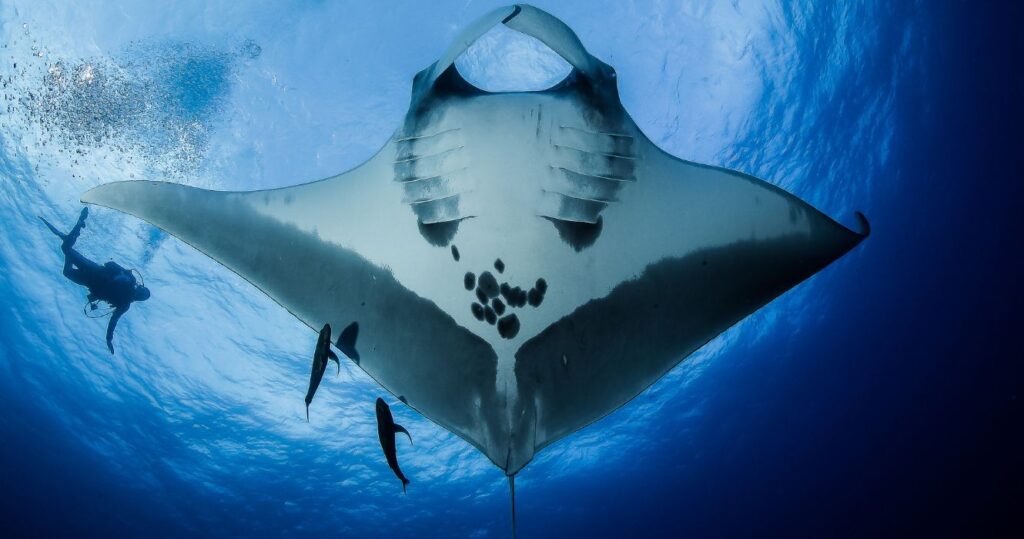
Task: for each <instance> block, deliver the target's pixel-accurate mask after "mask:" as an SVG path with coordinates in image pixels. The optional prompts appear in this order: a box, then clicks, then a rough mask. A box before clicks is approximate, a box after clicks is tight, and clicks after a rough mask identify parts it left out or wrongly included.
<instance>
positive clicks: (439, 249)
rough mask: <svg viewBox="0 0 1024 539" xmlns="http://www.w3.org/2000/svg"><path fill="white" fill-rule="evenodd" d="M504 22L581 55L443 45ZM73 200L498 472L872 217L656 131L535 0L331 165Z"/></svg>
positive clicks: (819, 259) (431, 71) (855, 239)
mask: <svg viewBox="0 0 1024 539" xmlns="http://www.w3.org/2000/svg"><path fill="white" fill-rule="evenodd" d="M497 24H504V25H505V26H507V27H509V28H511V29H514V30H517V31H519V32H522V33H524V34H527V35H530V36H533V37H535V38H537V39H539V40H540V41H542V42H543V43H544V44H546V45H547V46H548V47H550V48H551V49H552V50H554V51H555V52H557V53H558V54H560V55H561V56H562V57H564V58H565V60H567V61H568V62H569V64H571V65H572V67H573V69H572V71H571V73H570V74H569V76H568V77H567V78H566V79H565V80H563V81H562V82H561V83H559V84H558V85H556V86H554V87H552V88H550V89H548V90H545V91H540V92H519V93H488V92H485V91H483V90H480V89H478V88H475V87H474V86H472V85H470V84H469V83H468V82H466V81H465V80H464V79H463V78H462V77H461V76H460V75H459V73H458V71H457V70H456V69H455V67H454V64H453V63H454V61H455V59H456V58H457V57H458V56H459V54H460V53H462V52H463V51H464V50H465V49H466V48H467V47H468V46H469V45H470V44H472V43H473V42H474V41H475V40H476V39H477V38H478V37H480V36H481V35H482V34H483V33H484V32H486V31H487V30H488V29H490V28H491V27H492V26H494V25H497ZM82 201H83V202H87V203H91V204H99V205H103V206H107V207H110V208H115V209H118V210H121V211H124V212H128V213H130V214H132V215H135V216H138V217H140V218H142V219H145V220H147V221H149V222H150V223H152V224H154V225H156V226H158V227H160V228H162V229H164V230H166V231H167V232H169V233H170V234H173V235H174V236H177V237H178V238H180V239H182V240H183V241H185V242H187V243H188V244H190V245H192V246H194V247H195V248H196V249H199V250H200V251H202V252H203V253H206V254H207V255H209V256H210V257H212V258H213V259H215V260H217V261H218V262H220V263H221V264H223V265H225V266H227V267H228V268H230V269H231V270H232V271H234V272H236V273H238V274H239V275H241V276H242V277H244V278H245V279H246V280H248V281H249V282H250V283H252V284H253V285H255V286H256V287H257V288H259V289H260V290H262V291H263V292H264V293H266V294H267V295H269V296H270V297H271V298H273V299H274V300H275V301H277V302H278V303H279V304H280V305H281V306H283V307H284V308H286V309H288V310H289V311H290V312H291V313H293V314H294V315H295V316H296V317H298V318H299V319H300V320H302V321H303V322H304V323H305V324H307V325H308V326H309V327H310V328H314V329H317V328H320V327H322V326H323V325H324V324H328V323H329V324H331V325H332V326H333V327H335V328H345V330H344V331H343V332H342V334H343V336H344V335H348V337H345V339H346V341H345V342H343V343H341V344H342V345H343V346H342V348H341V349H342V350H343V351H345V352H346V354H347V355H349V357H350V358H353V359H354V360H355V359H356V358H358V360H357V363H358V365H359V367H360V368H362V369H363V370H364V371H366V373H367V374H369V375H370V376H372V377H373V378H374V379H375V380H377V381H378V382H379V383H380V384H381V385H382V386H384V387H385V388H386V389H388V390H389V391H391V392H392V393H394V394H395V395H402V396H404V397H405V399H404V400H405V401H406V402H407V403H408V404H409V406H412V407H413V408H415V409H416V410H418V411H419V412H421V413H422V414H423V415H425V416H427V417H428V418H430V419H431V420H433V421H434V422H436V423H438V424H440V425H441V426H443V427H445V428H446V429H448V430H450V431H452V432H454V433H456V434H458V435H459V436H461V437H462V438H464V439H465V440H467V441H468V442H470V443H471V444H473V445H474V446H476V447H477V448H478V449H480V451H482V452H483V453H484V454H485V455H487V457H488V458H490V460H491V461H493V462H494V464H496V465H497V466H498V467H499V468H501V469H502V470H504V471H505V473H506V474H508V475H510V476H512V475H514V474H515V473H516V472H518V471H519V470H520V469H522V468H523V466H525V465H526V464H527V463H528V462H529V461H530V459H532V458H533V456H534V454H535V453H536V452H537V451H538V450H540V449H541V448H543V447H545V446H546V445H548V444H550V443H552V442H554V441H556V440H558V439H560V438H562V437H564V436H566V435H568V434H570V433H572V432H574V431H576V430H578V429H580V428H582V427H583V426H585V425H587V424H589V423H591V422H593V421H595V420H597V419H599V418H601V417H603V416H604V415H606V414H608V413H610V412H612V411H613V410H615V409H616V408H618V407H619V406H621V405H623V404H624V403H626V402H627V401H629V400H630V399H631V398H633V397H634V396H636V395H637V394H638V393H640V392H641V391H643V390H644V389H645V388H647V387H648V386H650V385H651V384H652V383H654V382H655V381H656V380H657V379H658V378H660V377H661V376H662V375H663V374H665V373H666V372H667V371H668V370H669V369H671V368H672V367H673V366H675V365H676V364H678V363H679V362H680V361H682V360H683V359H684V358H685V357H687V356H688V355H689V354H690V353H692V352H693V351H695V350H697V349H698V348H700V347H701V346H702V345H704V344H705V343H706V342H708V341H709V340H711V339H712V338H713V337H715V336H716V335H718V334H719V333H721V332H722V331H724V330H725V329H726V328H728V327H729V326H731V325H733V324H735V323H736V322H737V321H739V320H741V319H742V318H744V317H746V316H747V315H749V314H750V313H752V312H754V311H755V310H757V309H758V308H760V307H761V306H763V305H765V304H766V303H767V302H769V301H771V300H772V299H773V298H775V297H776V296H778V295H779V294H781V293H783V292H785V291H786V290H788V289H789V288H791V287H793V286H794V285H796V284H797V283H799V282H801V281H802V280H804V279H806V278H808V277H810V276H811V275H813V274H814V273H816V272H817V271H819V270H821V269H822V268H824V267H825V266H826V265H828V264H829V263H830V262H832V261H833V260H835V259H836V258H838V257H839V256H841V255H843V254H844V253H846V252H847V251H849V250H850V249H851V248H853V247H854V246H855V245H857V244H858V243H859V242H860V241H861V240H862V239H863V238H864V237H865V236H866V235H867V222H866V221H865V220H863V218H861V221H862V222H861V228H862V229H863V231H862V232H861V233H856V232H853V231H851V230H849V229H847V228H845V227H843V226H842V225H840V224H838V223H836V222H835V221H833V220H832V219H830V218H828V217H827V216H825V215H824V214H822V213H821V212H819V211H817V210H815V209H814V208H812V207H811V206H809V205H808V204H806V203H804V202H803V201H801V200H800V199H798V198H796V197H794V196H793V195H791V194H789V193H787V192H785V191H783V190H782V189H779V188H777V187H774V186H772V185H770V184H768V183H766V182H764V181H761V180H759V179H757V178H754V177H752V176H748V175H746V174H742V173H739V172H734V171H731V170H725V169H721V168H716V167H711V166H705V165H699V164H695V163H691V162H687V161H683V160H680V159H677V158H675V157H673V156H671V155H668V154H666V153H665V152H663V151H662V150H660V149H658V148H657V147H656V146H655V145H654V144H653V143H652V142H651V141H650V140H648V139H647V137H645V136H644V134H643V133H641V132H640V130H639V128H638V127H637V126H636V124H635V123H634V122H633V120H632V119H631V118H630V117H629V115H628V114H627V113H626V111H625V110H624V109H623V107H622V104H621V103H620V101H619V97H618V90H617V85H616V80H615V72H614V70H612V68H611V67H609V66H608V65H606V64H604V63H603V62H601V61H600V60H598V59H597V58H595V57H593V56H591V55H590V54H589V53H588V52H587V51H586V50H585V49H584V48H583V46H582V45H581V43H580V41H579V39H578V38H577V36H576V35H575V34H574V33H573V32H572V30H570V29H569V28H568V27H567V26H566V25H565V24H564V23H562V22H561V21H559V20H558V19H556V18H555V17H553V16H551V15H549V14H548V13H546V12H544V11H541V10H539V9H536V8H533V7H530V6H526V5H517V6H510V7H507V8H502V9H498V10H495V11H493V12H491V13H489V14H487V15H485V16H484V17H482V18H481V19H479V20H478V21H476V22H475V23H473V24H472V25H470V26H469V27H468V28H467V29H466V30H465V31H464V32H463V33H462V34H461V36H460V37H459V38H457V39H456V40H455V42H454V43H453V44H452V46H451V47H450V48H449V49H448V50H447V52H445V54H444V55H443V56H442V57H441V59H440V60H438V61H437V62H435V63H434V64H432V65H431V66H429V67H427V68H426V69H425V70H423V71H422V72H420V73H419V74H418V75H416V77H415V80H414V82H413V90H412V99H411V104H410V107H409V112H408V113H407V115H406V117H405V121H404V123H403V125H402V126H401V127H400V128H399V129H398V130H397V131H396V133H395V134H394V136H393V137H392V138H391V139H390V140H389V141H388V142H387V143H386V144H385V145H384V147H383V148H382V149H381V150H380V152H378V153H377V154H376V155H375V156H374V157H373V158H371V159H370V160H369V161H367V162H365V163H364V164H362V165H360V166H359V167H357V168H355V169H353V170H350V171H348V172H346V173H344V174H340V175H338V176H334V177H331V178H327V179H324V180H321V181H317V182H313V183H307V184H303V185H297V186H294V187H288V188H284V189H274V190H268V191H253V192H214V191H206V190H201V189H195V188H191V187H186V186H182V185H175V184H171V183H162V182H147V181H131V182H119V183H111V184H107V185H103V186H100V187H97V188H95V189H93V190H91V191H89V192H87V193H85V194H84V195H83V196H82Z"/></svg>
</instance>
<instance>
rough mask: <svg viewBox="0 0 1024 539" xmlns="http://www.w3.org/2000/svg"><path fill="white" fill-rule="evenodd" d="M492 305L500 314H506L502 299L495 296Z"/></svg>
mask: <svg viewBox="0 0 1024 539" xmlns="http://www.w3.org/2000/svg"><path fill="white" fill-rule="evenodd" d="M491 307H493V308H494V312H496V313H498V316H501V315H503V314H505V304H504V303H502V302H501V300H500V299H498V298H494V299H493V300H491Z"/></svg>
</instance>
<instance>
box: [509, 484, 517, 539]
mask: <svg viewBox="0 0 1024 539" xmlns="http://www.w3.org/2000/svg"><path fill="white" fill-rule="evenodd" d="M508 492H509V494H511V495H512V539H515V538H516V476H515V474H512V475H510V476H508Z"/></svg>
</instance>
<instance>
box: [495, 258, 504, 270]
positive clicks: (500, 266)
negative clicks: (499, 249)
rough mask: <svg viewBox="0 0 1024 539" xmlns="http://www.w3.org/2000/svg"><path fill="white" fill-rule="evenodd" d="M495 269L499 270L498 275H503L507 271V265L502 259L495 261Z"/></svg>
mask: <svg viewBox="0 0 1024 539" xmlns="http://www.w3.org/2000/svg"><path fill="white" fill-rule="evenodd" d="M494 269H496V270H498V273H503V272H504V271H505V263H504V262H502V261H501V259H500V258H499V259H497V260H495V261H494Z"/></svg>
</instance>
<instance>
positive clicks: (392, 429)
mask: <svg viewBox="0 0 1024 539" xmlns="http://www.w3.org/2000/svg"><path fill="white" fill-rule="evenodd" d="M396 432H404V433H405V435H406V436H408V437H409V443H412V435H411V434H409V431H407V430H405V427H403V426H401V425H399V424H398V423H395V418H394V417H392V416H391V408H390V407H388V403H386V402H384V399H382V398H380V397H377V436H379V437H380V447H381V449H383V450H384V458H386V459H387V460H388V466H390V467H391V470H392V471H393V472H395V476H397V477H398V478H399V479H401V480H402V492H403V493H404V492H405V486H406V485H408V484H409V480H408V479H406V478H405V474H403V473H402V469H401V468H399V467H398V454H397V452H396V449H395V433H396Z"/></svg>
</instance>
